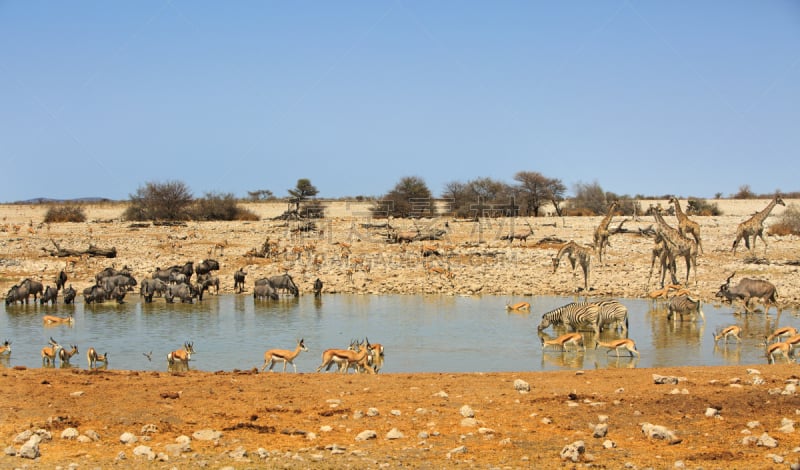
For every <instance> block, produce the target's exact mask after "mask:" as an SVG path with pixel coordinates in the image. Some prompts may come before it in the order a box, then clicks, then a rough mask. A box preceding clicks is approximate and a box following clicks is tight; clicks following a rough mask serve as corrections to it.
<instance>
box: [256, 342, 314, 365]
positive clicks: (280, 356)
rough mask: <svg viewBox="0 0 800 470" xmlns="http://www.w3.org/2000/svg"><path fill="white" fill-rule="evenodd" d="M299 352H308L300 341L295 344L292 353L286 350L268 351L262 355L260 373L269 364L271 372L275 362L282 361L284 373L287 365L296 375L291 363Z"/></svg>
mask: <svg viewBox="0 0 800 470" xmlns="http://www.w3.org/2000/svg"><path fill="white" fill-rule="evenodd" d="M300 351H308V348H306V345H305V344H304V343H303V340H302V339H301V340H300V341H298V342H297V347H296V348H295V349H294V351H289V350H287V349H270V350H269V351H267V352H265V353H264V365H263V366H262V367H261V372H264V369H265V368H266V367H267V364H269V370H270V371H272V366H274V365H275V363H276V362H278V361H283V371H284V372H286V364H287V363H288V364H291V365H292V367H294V371H295V373H297V366H296V365H295V363H294V362H293V361H294V359H295V358H296V357H297V356H298V355H299V354H300Z"/></svg>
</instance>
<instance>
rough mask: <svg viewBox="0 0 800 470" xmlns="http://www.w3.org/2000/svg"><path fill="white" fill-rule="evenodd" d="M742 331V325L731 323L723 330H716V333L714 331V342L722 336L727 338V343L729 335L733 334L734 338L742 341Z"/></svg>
mask: <svg viewBox="0 0 800 470" xmlns="http://www.w3.org/2000/svg"><path fill="white" fill-rule="evenodd" d="M741 332H742V327H740V326H737V325H731V326H729V327H727V328H725V329H723V330H722V331H715V332H714V333H712V334H713V335H714V343H716V342H717V341H719V340H720V339H722V338H725V342H726V343H727V342H728V336H733V337H734V338H736V341H739V342H741V341H742V338H740V337H739V333H741Z"/></svg>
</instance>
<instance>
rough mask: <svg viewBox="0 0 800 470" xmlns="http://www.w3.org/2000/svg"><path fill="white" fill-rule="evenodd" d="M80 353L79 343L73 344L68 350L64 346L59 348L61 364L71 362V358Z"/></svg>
mask: <svg viewBox="0 0 800 470" xmlns="http://www.w3.org/2000/svg"><path fill="white" fill-rule="evenodd" d="M76 354H78V345H77V344H71V345H70V350H69V351H67V350H66V349H64V348H61V349H59V350H58V358H59V359H61V365H62V366H63V365H64V364H69V360H70V359H72V356H74V355H76Z"/></svg>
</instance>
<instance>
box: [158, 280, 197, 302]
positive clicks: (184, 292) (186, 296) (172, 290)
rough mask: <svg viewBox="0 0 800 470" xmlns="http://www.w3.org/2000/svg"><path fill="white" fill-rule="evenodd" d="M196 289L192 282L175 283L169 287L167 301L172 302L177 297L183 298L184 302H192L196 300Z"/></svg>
mask: <svg viewBox="0 0 800 470" xmlns="http://www.w3.org/2000/svg"><path fill="white" fill-rule="evenodd" d="M194 296H195V289H194V288H193V287H192V285H191V284H175V285H172V286H169V287H168V288H167V292H166V293H165V294H164V299H165V300H166V301H167V303H172V302H173V300H174V299H175V297H178V298H179V299H181V302H182V303H185V304H191V303H193V302H194V300H193V299H194Z"/></svg>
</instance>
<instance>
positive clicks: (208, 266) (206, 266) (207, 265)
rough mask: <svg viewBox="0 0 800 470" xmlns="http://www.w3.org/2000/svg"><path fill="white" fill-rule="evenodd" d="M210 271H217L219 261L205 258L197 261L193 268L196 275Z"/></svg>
mask: <svg viewBox="0 0 800 470" xmlns="http://www.w3.org/2000/svg"><path fill="white" fill-rule="evenodd" d="M211 271H219V263H218V262H217V261H216V260H213V259H206V260H203V261H201V262H199V263H197V266H195V268H194V272H195V274H197V275H198V276H200V275H202V274H208V273H210V272H211Z"/></svg>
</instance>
